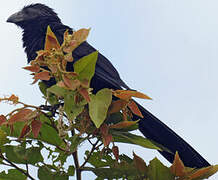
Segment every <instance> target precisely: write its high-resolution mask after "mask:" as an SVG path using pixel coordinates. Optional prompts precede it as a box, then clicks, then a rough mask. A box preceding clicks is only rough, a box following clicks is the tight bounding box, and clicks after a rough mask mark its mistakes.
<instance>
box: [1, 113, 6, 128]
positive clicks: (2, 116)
mask: <svg viewBox="0 0 218 180" xmlns="http://www.w3.org/2000/svg"><path fill="white" fill-rule="evenodd" d="M5 123H7V119H6V117H5V116H4V115H0V126H1V125H3V124H5Z"/></svg>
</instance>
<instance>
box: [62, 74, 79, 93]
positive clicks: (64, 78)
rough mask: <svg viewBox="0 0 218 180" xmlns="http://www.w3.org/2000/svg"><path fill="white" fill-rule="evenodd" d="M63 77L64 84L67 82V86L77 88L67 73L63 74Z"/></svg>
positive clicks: (72, 88)
mask: <svg viewBox="0 0 218 180" xmlns="http://www.w3.org/2000/svg"><path fill="white" fill-rule="evenodd" d="M62 78H63V81H64V84H65V86H66V87H67V88H70V89H71V90H75V89H76V87H75V85H74V84H73V82H72V80H71V79H69V78H68V77H67V76H65V75H63V76H62Z"/></svg>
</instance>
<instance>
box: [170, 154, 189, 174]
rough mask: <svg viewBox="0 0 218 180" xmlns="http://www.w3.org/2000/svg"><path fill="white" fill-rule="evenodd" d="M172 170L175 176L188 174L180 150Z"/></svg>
mask: <svg viewBox="0 0 218 180" xmlns="http://www.w3.org/2000/svg"><path fill="white" fill-rule="evenodd" d="M170 170H171V172H172V173H173V174H174V175H175V176H179V177H182V176H185V175H186V171H185V166H184V164H183V162H182V160H181V159H180V158H179V154H178V152H176V154H175V157H174V161H173V164H172V166H171V167H170Z"/></svg>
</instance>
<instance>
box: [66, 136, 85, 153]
mask: <svg viewBox="0 0 218 180" xmlns="http://www.w3.org/2000/svg"><path fill="white" fill-rule="evenodd" d="M69 140H70V142H71V145H70V151H71V152H74V151H76V149H77V147H78V146H79V145H80V144H81V143H82V142H83V141H85V140H86V138H82V137H80V136H78V135H77V134H75V135H74V136H73V137H71V138H70V139H69Z"/></svg>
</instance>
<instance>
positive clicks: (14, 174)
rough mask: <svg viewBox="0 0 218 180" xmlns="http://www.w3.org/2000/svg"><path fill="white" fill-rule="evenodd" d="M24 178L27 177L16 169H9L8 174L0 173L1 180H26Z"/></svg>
mask: <svg viewBox="0 0 218 180" xmlns="http://www.w3.org/2000/svg"><path fill="white" fill-rule="evenodd" d="M24 171H25V170H24ZM26 178H27V177H26V176H25V175H24V174H23V173H21V172H20V171H19V170H17V169H9V170H8V173H6V172H5V171H3V172H1V173H0V179H1V180H18V179H19V180H26Z"/></svg>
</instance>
